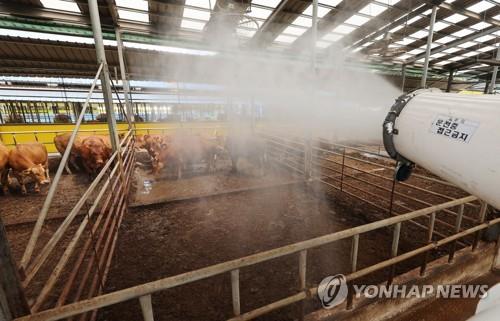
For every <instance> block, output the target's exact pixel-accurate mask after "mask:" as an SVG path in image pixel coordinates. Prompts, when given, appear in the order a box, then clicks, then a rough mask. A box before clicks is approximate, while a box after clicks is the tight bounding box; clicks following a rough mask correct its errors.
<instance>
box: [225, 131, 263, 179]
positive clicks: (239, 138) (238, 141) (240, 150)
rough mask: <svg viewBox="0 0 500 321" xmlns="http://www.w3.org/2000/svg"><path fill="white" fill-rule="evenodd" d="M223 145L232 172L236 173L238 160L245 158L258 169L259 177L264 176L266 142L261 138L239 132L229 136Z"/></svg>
mask: <svg viewBox="0 0 500 321" xmlns="http://www.w3.org/2000/svg"><path fill="white" fill-rule="evenodd" d="M224 144H225V149H226V150H227V152H228V153H229V155H230V157H231V164H232V171H233V172H237V171H238V160H239V159H240V158H245V159H247V160H248V161H250V162H252V163H254V164H255V165H257V166H258V167H259V170H260V175H261V176H263V175H264V174H265V170H266V167H267V166H268V159H267V158H268V157H267V147H266V146H267V145H266V141H265V140H264V139H263V138H261V137H256V136H253V135H252V134H249V133H243V132H240V133H234V134H230V135H229V136H228V137H227V138H226V141H225V143H224Z"/></svg>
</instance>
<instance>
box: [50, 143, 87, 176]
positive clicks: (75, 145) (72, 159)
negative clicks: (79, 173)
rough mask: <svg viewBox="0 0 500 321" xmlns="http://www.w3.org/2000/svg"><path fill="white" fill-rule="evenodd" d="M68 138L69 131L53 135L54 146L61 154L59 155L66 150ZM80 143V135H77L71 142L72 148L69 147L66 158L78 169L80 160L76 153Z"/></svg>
mask: <svg viewBox="0 0 500 321" xmlns="http://www.w3.org/2000/svg"><path fill="white" fill-rule="evenodd" d="M70 138H71V133H65V134H61V135H57V136H56V137H54V145H55V146H56V149H57V151H58V152H59V153H60V154H61V157H62V156H63V154H64V152H65V151H66V148H67V147H68V143H69V139H70ZM81 144H82V139H81V137H80V136H78V135H77V136H76V138H75V141H74V143H73V148H71V153H70V155H69V159H68V162H69V164H71V165H72V166H73V167H74V168H76V169H77V170H79V169H80V166H78V164H79V161H80V155H79V154H78V149H79V147H80V145H81ZM66 169H67V170H68V173H70V174H71V172H70V171H69V169H68V168H66Z"/></svg>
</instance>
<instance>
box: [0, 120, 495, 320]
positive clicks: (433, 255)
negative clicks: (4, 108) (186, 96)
mask: <svg viewBox="0 0 500 321" xmlns="http://www.w3.org/2000/svg"><path fill="white" fill-rule="evenodd" d="M154 130H156V131H158V132H161V131H162V129H159V128H155V129H154ZM193 130H194V129H193ZM12 135H15V133H12ZM255 135H257V136H259V137H262V138H263V139H264V140H265V142H266V146H267V151H268V156H269V159H270V170H269V172H268V173H266V175H265V176H264V177H262V176H259V175H255V173H254V171H253V170H252V165H251V164H248V167H245V168H244V172H243V173H239V174H238V175H236V177H234V174H232V173H231V172H230V170H229V169H228V168H227V164H226V163H227V160H224V159H222V160H220V162H219V164H220V165H219V167H218V168H217V169H216V172H215V174H212V175H208V176H207V175H206V174H200V173H196V171H195V172H193V173H190V175H188V177H187V178H184V179H182V180H175V179H174V180H172V179H171V178H168V177H166V178H163V179H156V180H155V179H154V178H153V179H151V180H150V179H149V178H148V177H147V176H148V174H147V170H144V169H143V168H141V166H139V167H136V158H137V155H138V154H137V152H135V151H134V148H133V142H134V130H133V129H131V130H130V131H129V132H128V133H127V134H126V136H125V137H124V138H123V139H122V142H121V144H120V145H121V146H122V149H121V151H120V152H119V153H120V156H121V162H119V161H118V158H117V157H118V153H116V154H114V156H113V157H111V159H110V160H109V161H108V164H107V165H106V166H105V168H104V169H103V171H102V172H101V174H99V176H98V177H97V178H96V180H94V181H93V182H92V183H91V184H90V185H88V186H89V187H88V189H87V190H86V191H85V192H84V193H83V196H82V198H81V199H79V200H78V201H77V202H76V206H75V207H74V208H68V207H67V205H66V209H65V208H64V204H58V205H57V206H58V207H56V208H57V210H58V212H59V213H58V214H55V215H54V216H52V217H50V216H49V217H47V225H46V227H45V228H44V229H43V231H42V235H41V236H40V240H42V244H43V245H38V247H37V248H36V250H33V249H32V250H31V251H33V253H38V254H37V255H36V256H35V257H34V259H33V260H32V261H31V262H29V264H27V265H26V266H24V267H23V268H22V269H21V270H20V271H21V280H22V282H21V284H20V287H21V289H22V292H23V293H25V295H26V298H27V302H26V303H27V304H29V308H30V311H31V312H32V315H29V316H26V317H22V318H20V319H19V320H57V319H61V318H68V317H72V316H75V317H76V316H78V317H79V318H80V319H81V320H84V319H89V318H90V319H96V318H97V319H99V318H104V319H106V318H112V319H115V318H121V315H123V314H124V313H125V315H128V316H130V317H132V316H133V318H134V319H135V318H139V317H140V315H141V311H142V315H143V317H144V319H145V320H152V319H153V315H154V316H155V317H154V319H158V320H168V319H176V318H180V316H186V315H190V316H191V317H192V318H193V319H195V318H196V316H197V315H200V316H201V315H203V319H204V320H212V319H213V320H218V319H221V318H223V319H230V320H249V319H253V318H256V317H261V318H262V319H263V320H267V319H269V320H273V319H275V318H276V317H277V315H287V316H288V317H290V318H294V317H300V316H301V315H302V316H304V315H307V314H309V313H311V312H313V311H314V310H315V309H316V308H317V304H316V303H314V302H313V300H312V299H311V298H312V297H313V296H314V294H315V291H316V285H317V283H318V282H319V278H320V276H322V275H324V274H325V273H331V274H336V273H344V274H345V275H346V276H347V280H348V281H349V283H350V284H354V283H355V282H357V281H359V280H363V281H364V282H370V283H373V284H377V283H379V282H383V281H384V280H386V281H387V280H389V281H388V282H392V280H393V279H394V278H395V277H397V276H398V275H400V274H402V273H405V272H408V271H411V270H412V269H415V268H419V269H420V271H421V275H425V272H426V267H427V265H428V264H429V263H430V262H431V261H432V260H435V259H437V258H439V257H442V256H447V257H448V258H449V261H450V262H451V261H452V260H453V257H454V255H455V252H456V251H458V250H460V249H462V248H464V249H466V248H467V247H472V250H473V251H475V250H476V248H477V247H478V244H479V239H480V233H481V231H482V230H484V229H485V228H487V227H488V226H490V225H493V224H495V223H497V222H498V219H493V220H489V221H488V220H487V217H486V212H487V209H486V205H485V203H484V202H480V201H479V200H478V199H477V198H476V197H472V196H469V195H468V194H467V193H465V192H463V191H462V190H460V189H459V188H457V187H455V186H454V185H453V184H450V183H448V182H445V181H442V180H441V179H439V178H437V177H435V176H433V175H431V174H429V173H428V172H426V171H425V170H420V169H419V170H417V173H416V175H414V176H413V177H412V179H410V180H409V181H407V182H404V183H403V182H398V181H396V180H395V179H394V178H393V176H392V171H393V169H394V162H393V161H392V160H391V159H390V158H388V157H387V156H386V155H385V153H383V152H381V150H380V149H379V147H378V146H347V145H342V144H336V143H333V142H329V141H328V140H326V139H315V140H312V141H311V140H309V141H307V140H305V139H301V138H300V137H295V136H293V135H292V136H291V135H289V134H288V135H286V136H285V135H283V134H282V133H281V134H280V133H278V132H273V131H268V130H266V129H264V128H262V129H257V130H256V133H255ZM307 155H311V156H310V157H311V158H310V159H309V160H308V159H307ZM308 161H310V162H311V164H313V166H310V167H308V166H307V165H306V164H307V162H308ZM59 166H61V164H59ZM122 168H123V169H122ZM308 168H309V169H310V173H308V175H306V171H307V170H308ZM122 170H123V172H121V171H122ZM121 173H123V174H121ZM122 175H123V176H122ZM71 176H74V175H63V179H62V180H61V182H62V181H65V184H69V185H64V190H65V191H66V190H67V192H64V193H65V194H67V196H65V199H66V200H68V199H70V195H71V190H73V189H75V190H76V191H78V188H77V186H73V184H75V183H76V184H81V183H82V181H81V179H80V181H79V180H78V179H77V180H74V179H73V180H72V181H70V180H69V179H70V178H71ZM145 182H147V184H145ZM84 184H85V182H84ZM187 186H188V187H189V188H187ZM94 189H95V191H94ZM80 190H81V189H80ZM127 194H128V195H129V196H128V197H125V195H127ZM90 200H91V201H90ZM13 201H14V202H17V201H16V199H15V198H14V199H13ZM40 201H41V200H40ZM40 201H39V202H40ZM245 203H248V204H245ZM35 204H36V203H35ZM39 204H40V203H39ZM90 204H92V205H90ZM33 205H34V204H33V203H32V204H31V206H33ZM40 205H41V204H40ZM40 205H38V206H40ZM89 205H90V206H89ZM249 205H251V206H249ZM130 206H131V207H130ZM308 206H309V207H308ZM127 207H128V208H129V209H128V210H127ZM61 211H67V212H69V214H67V215H65V214H63V215H61V213H60V212H61ZM27 212H29V211H27ZM20 216H21V217H20ZM34 217H36V216H34ZM6 218H7V219H4V220H5V223H6V224H5V225H6V226H5V227H6V229H7V235H8V236H9V237H10V238H12V239H15V240H16V241H14V242H13V243H12V244H13V255H14V257H16V258H17V259H21V262H22V258H21V256H22V254H23V253H24V252H23V247H24V246H26V241H27V239H26V236H23V234H27V235H29V233H27V232H28V231H30V229H31V228H32V227H33V226H34V225H35V220H34V219H31V220H30V219H29V218H26V217H25V218H22V215H19V214H15V215H8V216H6ZM262 224H267V225H269V226H268V227H266V228H263V226H262ZM57 226H59V227H57ZM124 226H126V228H125V230H123V229H124ZM120 229H122V230H123V231H122V232H118V231H119V230H120ZM187 231H189V232H187ZM290 231H293V233H291V232H290ZM186 233H188V234H186ZM256 235H259V240H256V239H255V237H256ZM31 238H33V236H31ZM234 242H236V243H237V244H238V243H239V242H243V244H245V246H244V247H239V246H237V247H234V245H233V244H234ZM372 242H374V243H376V244H377V246H376V247H374V246H373V244H370V243H372ZM27 243H28V246H29V244H30V242H27ZM182 249H190V250H189V252H185V253H184V252H183V250H182ZM327 253H335V254H334V256H333V258H332V257H331V255H328V254H327ZM24 255H26V254H24ZM335 258H337V259H335ZM340 258H342V259H340ZM344 258H347V259H344ZM349 258H350V259H349ZM273 261H278V262H279V263H274V262H273ZM146 262H149V263H146ZM145 264H146V265H145ZM261 265H262V266H263V267H260V266H261ZM51 271H52V272H51ZM268 271H273V272H272V275H274V276H273V277H272V281H271V279H270V278H271V274H269V272H268ZM224 275H227V278H226V277H223V276H224ZM196 283H200V284H199V285H195V284H196ZM191 284H193V286H195V287H194V288H193V287H191V286H190V285H191ZM192 291H201V292H203V293H207V292H211V291H215V293H216V295H215V294H214V295H213V296H210V299H201V298H200V299H197V300H198V301H197V304H196V307H193V306H191V305H190V302H191V301H192V296H193V295H197V294H194V293H192ZM351 296H352V292H351ZM133 298H136V299H138V304H126V305H123V304H121V302H124V301H128V300H131V299H133ZM172 300H174V301H175V302H177V303H176V305H171V304H169V303H170V302H171V301H172ZM153 303H154V304H153ZM346 304H347V305H346V309H352V308H353V299H352V297H350V298H349V299H348V300H347V303H346ZM153 306H154V307H155V308H153ZM98 308H104V309H101V313H97V309H98ZM156 310H158V311H157V312H155V311H156ZM275 310H277V311H278V312H275ZM273 312H274V313H278V314H272V313H273ZM269 313H270V314H269ZM231 315H232V316H231Z"/></svg>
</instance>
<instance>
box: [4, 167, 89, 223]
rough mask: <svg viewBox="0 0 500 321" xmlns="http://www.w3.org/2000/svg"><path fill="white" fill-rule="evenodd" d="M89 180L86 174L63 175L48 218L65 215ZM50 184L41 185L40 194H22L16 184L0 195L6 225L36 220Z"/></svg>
mask: <svg viewBox="0 0 500 321" xmlns="http://www.w3.org/2000/svg"><path fill="white" fill-rule="evenodd" d="M88 184H89V180H88V178H87V177H86V176H85V175H63V176H62V177H61V180H60V182H59V186H58V188H57V190H56V196H55V197H54V200H53V202H52V206H51V207H50V210H49V214H48V218H49V219H50V218H61V217H65V216H66V215H67V214H68V213H69V211H70V210H71V208H72V207H73V206H74V205H75V204H76V202H77V201H78V199H80V197H81V196H82V194H83V193H84V192H85V190H86V189H87V187H88ZM48 190H49V186H48V185H45V186H42V187H41V192H40V193H39V194H36V193H34V192H33V191H29V192H28V194H27V195H21V193H20V192H19V191H18V190H17V189H16V186H15V185H14V186H13V188H12V189H11V190H10V192H9V193H7V194H6V195H0V215H1V217H2V220H3V223H4V224H5V225H6V226H9V225H13V224H21V223H30V222H33V221H36V219H37V217H38V214H39V213H40V210H41V208H42V205H43V203H44V201H45V198H46V197H47V192H48Z"/></svg>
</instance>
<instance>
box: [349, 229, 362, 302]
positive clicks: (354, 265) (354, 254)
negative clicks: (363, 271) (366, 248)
mask: <svg viewBox="0 0 500 321" xmlns="http://www.w3.org/2000/svg"><path fill="white" fill-rule="evenodd" d="M358 249H359V234H356V235H354V236H353V237H352V243H351V273H354V272H356V271H357V269H358ZM348 286H349V290H348V293H347V310H351V309H352V303H353V299H354V287H353V285H352V282H350V283H349V285H348Z"/></svg>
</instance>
